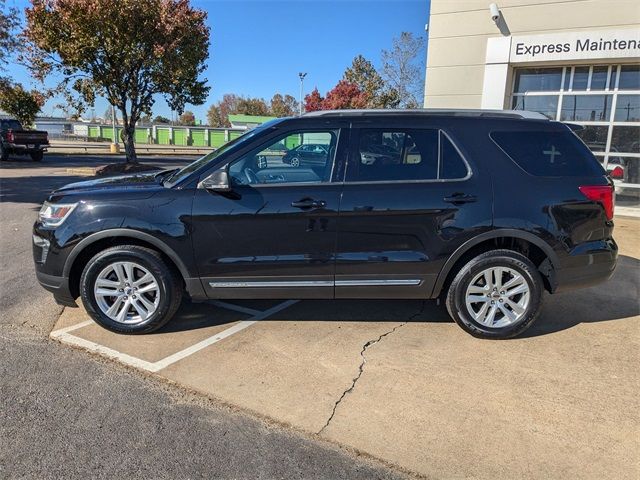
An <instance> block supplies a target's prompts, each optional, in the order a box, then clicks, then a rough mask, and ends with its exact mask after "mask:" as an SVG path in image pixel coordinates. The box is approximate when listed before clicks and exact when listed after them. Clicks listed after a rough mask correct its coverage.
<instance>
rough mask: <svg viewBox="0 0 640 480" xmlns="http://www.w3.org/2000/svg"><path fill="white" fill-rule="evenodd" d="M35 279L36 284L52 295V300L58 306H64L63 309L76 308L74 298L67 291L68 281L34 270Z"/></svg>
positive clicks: (64, 278)
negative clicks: (36, 280)
mask: <svg viewBox="0 0 640 480" xmlns="http://www.w3.org/2000/svg"><path fill="white" fill-rule="evenodd" d="M36 277H37V278H38V282H40V285H42V286H43V287H44V288H45V289H46V290H49V291H50V292H51V293H53V298H54V299H55V301H56V303H57V304H58V305H64V306H65V307H77V306H78V304H77V303H76V300H75V298H73V296H72V295H71V292H70V291H69V279H68V278H66V277H56V276H55V275H49V274H47V273H43V272H39V271H37V270H36Z"/></svg>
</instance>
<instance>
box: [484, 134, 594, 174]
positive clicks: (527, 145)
mask: <svg viewBox="0 0 640 480" xmlns="http://www.w3.org/2000/svg"><path fill="white" fill-rule="evenodd" d="M491 138H493V140H494V141H495V142H496V143H497V144H498V145H499V146H500V147H501V148H502V149H503V150H504V151H505V152H506V153H507V155H509V156H510V157H511V158H512V159H513V161H514V162H516V163H517V164H518V165H519V166H520V167H521V168H522V169H523V170H525V171H526V172H528V173H530V174H531V175H539V176H545V177H557V176H563V177H565V176H566V177H578V176H591V175H593V176H595V175H602V174H604V171H603V170H602V167H601V166H600V165H599V164H598V162H597V160H596V159H595V158H594V156H593V154H592V153H591V152H590V151H589V149H588V148H587V147H586V146H585V145H584V143H582V142H581V141H580V140H579V139H578V137H576V136H575V135H574V134H573V133H571V132H569V131H567V132H543V131H525V132H515V131H514V132H493V133H492V134H491Z"/></svg>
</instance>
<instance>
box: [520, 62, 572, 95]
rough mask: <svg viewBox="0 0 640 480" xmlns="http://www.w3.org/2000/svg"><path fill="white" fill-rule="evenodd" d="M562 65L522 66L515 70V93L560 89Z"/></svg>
mask: <svg viewBox="0 0 640 480" xmlns="http://www.w3.org/2000/svg"><path fill="white" fill-rule="evenodd" d="M561 81H562V67H557V68H523V69H521V70H517V71H516V84H515V92H516V93H525V92H547V91H554V90H560V82H561Z"/></svg>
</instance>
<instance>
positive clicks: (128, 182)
mask: <svg viewBox="0 0 640 480" xmlns="http://www.w3.org/2000/svg"><path fill="white" fill-rule="evenodd" d="M305 144H313V145H323V149H324V150H326V152H327V154H326V155H325V161H324V162H323V163H315V162H314V163H313V164H309V165H304V164H300V165H298V166H295V167H294V166H292V165H291V164H289V163H286V162H283V161H282V159H281V158H280V161H278V159H275V160H273V159H272V160H273V161H272V160H270V161H269V162H263V161H262V162H261V161H260V158H262V157H263V156H264V152H265V151H269V152H271V153H270V155H275V153H274V152H280V155H282V156H284V155H285V154H286V150H283V149H282V148H281V147H279V148H270V147H271V146H273V145H280V146H281V145H289V146H291V145H294V146H297V145H305ZM287 148H290V147H287ZM371 152H384V154H380V153H378V154H376V155H378V156H377V157H376V158H375V161H372V159H371V158H370V155H369V154H370V153H371ZM613 202H614V198H613V186H612V182H611V180H610V179H609V178H608V177H607V175H606V172H605V171H604V170H603V168H602V166H601V165H600V164H599V163H598V162H597V161H596V159H595V158H594V156H593V155H592V154H591V152H590V151H589V149H588V148H587V147H586V146H585V145H584V143H582V141H581V140H580V139H579V138H578V137H577V136H576V135H575V134H574V133H573V131H572V129H571V128H570V127H569V126H567V125H565V124H562V123H559V122H554V121H549V120H546V119H544V118H543V117H541V116H538V114H534V113H529V112H509V111H495V112H494V111H430V110H421V111H392V110H391V111H341V112H316V113H312V114H306V115H303V116H302V117H299V118H287V119H278V120H274V121H271V122H268V123H265V124H264V125H262V126H261V127H259V128H256V129H254V130H251V131H249V132H248V133H246V134H244V135H243V136H241V137H240V138H238V139H236V140H234V141H232V142H230V143H228V144H226V145H225V146H224V147H222V148H220V149H218V150H216V151H215V152H213V153H210V154H209V155H207V156H205V157H203V158H201V159H199V160H197V161H195V162H194V163H192V164H190V165H188V166H186V167H184V168H181V169H178V170H174V171H164V172H159V173H153V174H138V175H130V176H123V177H116V178H108V179H99V180H90V181H86V182H80V183H74V184H71V185H67V186H65V187H63V188H61V189H59V190H56V191H55V192H53V193H52V194H51V195H50V196H49V198H48V200H47V201H46V202H45V204H44V205H43V206H42V209H41V211H40V214H39V217H38V221H37V222H36V224H35V226H34V230H33V245H34V246H33V254H34V260H35V264H36V272H37V275H38V279H39V280H40V283H42V285H43V286H44V287H45V288H47V289H48V290H50V291H52V292H53V293H54V295H55V298H56V299H57V301H58V302H59V303H61V304H64V305H71V306H75V299H76V298H77V297H79V296H80V297H82V301H83V303H84V305H85V308H86V309H87V312H88V313H89V314H90V315H91V317H92V318H93V319H94V320H95V321H96V322H98V323H99V324H100V325H102V326H104V327H105V328H108V329H110V330H113V331H116V332H121V333H143V332H151V331H153V330H155V329H157V328H159V327H160V326H162V325H164V324H165V323H166V322H167V321H169V319H170V318H171V317H172V316H173V314H174V313H175V311H176V309H177V308H178V306H179V305H180V302H181V299H182V297H183V296H184V295H185V294H187V295H188V296H189V298H190V299H191V300H193V301H203V300H207V299H219V298H235V299H237V298H376V299H380V298H389V299H392V298H393V299H402V298H414V299H418V298H419V299H430V298H432V299H435V298H442V299H444V300H445V302H446V306H447V309H448V311H449V313H450V314H451V316H452V317H453V319H454V320H455V321H456V322H457V323H458V324H459V325H460V326H461V327H462V328H463V329H464V330H466V331H467V332H469V333H471V334H473V335H476V336H479V337H486V338H507V337H513V336H515V335H518V334H519V333H521V332H523V331H524V330H525V329H526V328H527V327H529V326H530V325H531V324H532V323H533V321H534V319H535V318H536V315H537V313H538V312H539V310H540V302H541V298H542V294H543V291H544V290H547V291H548V292H551V293H554V292H558V291H564V290H568V289H571V288H577V287H587V286H590V285H594V284H596V283H599V282H603V281H605V280H606V279H608V278H609V277H610V276H611V275H612V273H613V271H614V268H615V265H616V259H617V246H616V243H615V241H614V240H613V238H612V231H613V221H612V219H613Z"/></svg>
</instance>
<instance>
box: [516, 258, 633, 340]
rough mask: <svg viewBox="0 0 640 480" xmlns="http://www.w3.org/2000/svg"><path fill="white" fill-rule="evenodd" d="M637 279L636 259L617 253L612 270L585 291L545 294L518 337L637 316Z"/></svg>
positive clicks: (544, 333) (533, 335) (545, 333)
mask: <svg viewBox="0 0 640 480" xmlns="http://www.w3.org/2000/svg"><path fill="white" fill-rule="evenodd" d="M639 280H640V260H638V259H637V258H634V257H629V256H626V255H620V256H619V257H618V266H617V267H616V271H615V273H614V274H613V277H612V278H611V279H610V280H609V281H608V282H605V283H603V284H600V285H597V286H595V287H591V288H588V289H585V290H576V291H573V292H566V293H558V294H555V295H546V296H545V298H544V302H543V306H542V312H541V313H540V317H538V320H536V323H535V324H534V325H533V326H532V327H531V328H530V329H529V330H527V331H526V332H524V334H523V335H521V336H520V338H528V337H536V336H539V335H547V334H550V333H555V332H559V331H562V330H566V329H568V328H572V327H575V326H576V325H578V324H580V323H596V322H608V321H613V320H622V319H625V318H629V317H633V316H636V315H640V301H639V300H638V283H639V282H638V281H639Z"/></svg>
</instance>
